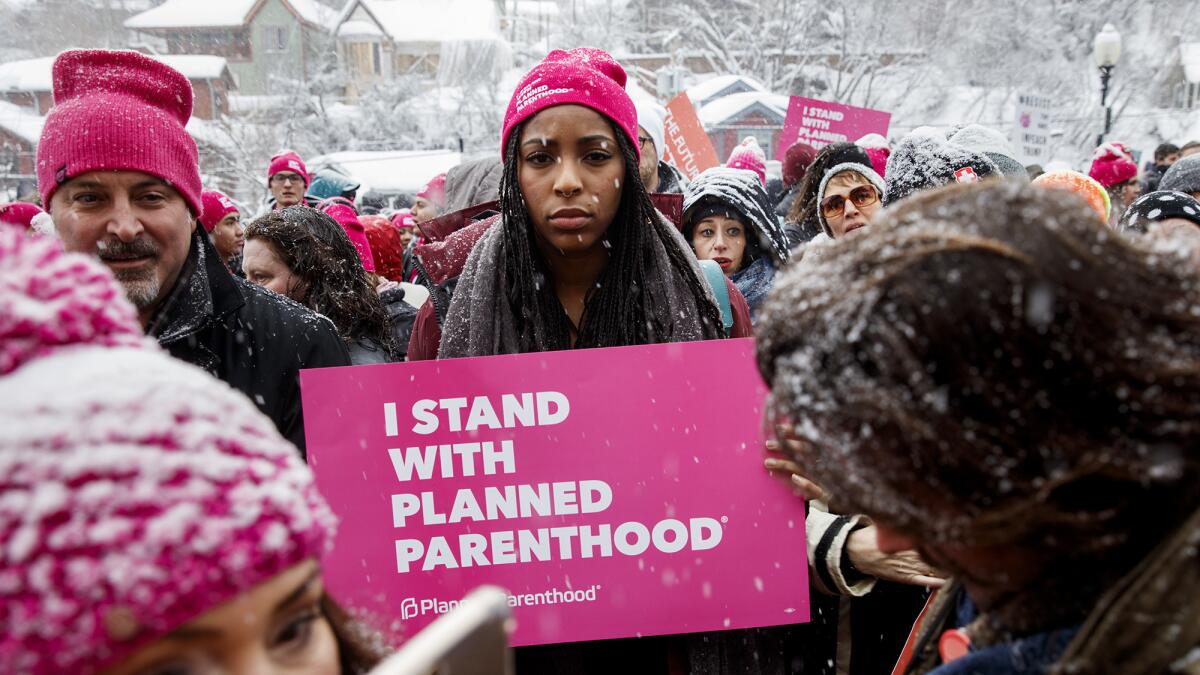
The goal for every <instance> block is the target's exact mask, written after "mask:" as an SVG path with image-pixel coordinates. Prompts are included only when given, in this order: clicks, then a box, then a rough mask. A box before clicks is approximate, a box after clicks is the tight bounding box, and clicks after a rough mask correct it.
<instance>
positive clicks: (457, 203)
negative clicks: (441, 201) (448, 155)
mask: <svg viewBox="0 0 1200 675" xmlns="http://www.w3.org/2000/svg"><path fill="white" fill-rule="evenodd" d="M503 174H504V165H503V164H501V163H500V162H499V161H498V160H496V159H495V158H492V157H489V158H487V159H477V160H475V161H474V162H464V163H462V164H459V165H458V166H456V167H454V168H452V169H450V170H449V171H447V172H446V204H445V206H443V207H442V210H443V211H444V212H446V213H453V212H455V211H461V210H462V209H465V208H469V207H472V206H475V205H477V204H486V203H487V202H494V201H496V200H497V199H499V198H500V176H502V175H503Z"/></svg>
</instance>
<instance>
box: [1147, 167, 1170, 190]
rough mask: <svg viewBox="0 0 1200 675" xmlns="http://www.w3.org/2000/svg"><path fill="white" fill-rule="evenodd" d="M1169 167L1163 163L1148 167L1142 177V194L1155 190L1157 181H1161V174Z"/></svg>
mask: <svg viewBox="0 0 1200 675" xmlns="http://www.w3.org/2000/svg"><path fill="white" fill-rule="evenodd" d="M1170 168H1171V166H1170V165H1163V164H1155V165H1153V166H1152V167H1150V169H1149V170H1147V171H1146V175H1145V176H1143V177H1142V186H1141V187H1142V194H1145V193H1147V192H1154V191H1155V190H1157V189H1158V185H1159V183H1161V182H1162V178H1163V176H1164V175H1166V173H1167V169H1170Z"/></svg>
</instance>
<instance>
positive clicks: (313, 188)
mask: <svg viewBox="0 0 1200 675" xmlns="http://www.w3.org/2000/svg"><path fill="white" fill-rule="evenodd" d="M360 187H362V184H361V183H359V182H358V181H356V180H354V179H353V178H351V177H349V176H347V175H346V174H344V173H342V172H340V171H337V170H334V169H332V168H329V167H325V168H323V169H317V172H316V173H315V174H314V175H313V177H312V183H311V184H309V186H308V190H307V191H306V196H307V198H308V200H309V201H315V202H321V201H324V200H326V199H331V198H333V197H341V198H342V199H345V200H347V201H349V202H351V203H353V202H354V200H355V199H356V198H357V197H358V189H359V188H360Z"/></svg>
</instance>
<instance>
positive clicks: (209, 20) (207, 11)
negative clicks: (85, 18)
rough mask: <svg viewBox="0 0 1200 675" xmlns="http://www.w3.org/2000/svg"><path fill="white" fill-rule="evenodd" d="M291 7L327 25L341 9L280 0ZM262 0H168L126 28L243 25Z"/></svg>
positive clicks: (132, 19)
mask: <svg viewBox="0 0 1200 675" xmlns="http://www.w3.org/2000/svg"><path fill="white" fill-rule="evenodd" d="M279 1H280V2H282V3H283V4H284V5H287V6H289V7H291V8H292V9H293V10H294V11H295V12H296V14H297V15H299V16H300V18H301V19H303V20H304V21H305V22H307V23H310V24H313V25H315V26H326V25H328V24H330V23H332V22H333V19H334V17H335V16H336V15H337V10H334V9H330V8H329V7H326V6H325V5H322V4H321V3H319V2H317V1H316V0H279ZM261 3H262V0H203V2H201V1H200V0H166V2H164V3H163V4H161V5H159V6H158V7H155V8H154V9H151V10H148V11H145V12H142V13H141V14H136V15H134V16H132V17H130V18H129V19H128V20H126V21H125V27H126V28H134V29H151V30H153V29H172V28H235V27H237V26H243V25H245V24H246V22H247V21H248V20H249V19H250V16H251V14H252V13H253V11H254V10H255V9H256V8H257V7H258V6H259V5H260V4H261Z"/></svg>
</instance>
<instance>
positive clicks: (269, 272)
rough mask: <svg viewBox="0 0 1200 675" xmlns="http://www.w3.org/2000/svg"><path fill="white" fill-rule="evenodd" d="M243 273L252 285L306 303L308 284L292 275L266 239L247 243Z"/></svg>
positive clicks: (243, 259) (243, 258) (243, 252)
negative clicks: (305, 295)
mask: <svg viewBox="0 0 1200 675" xmlns="http://www.w3.org/2000/svg"><path fill="white" fill-rule="evenodd" d="M242 272H244V273H245V274H246V281H249V282H250V283H252V284H258V285H259V286H262V287H263V288H265V289H267V290H268V291H275V292H276V293H278V294H280V295H286V296H287V297H289V298H291V299H292V300H295V301H296V302H303V301H304V294H305V292H306V291H307V290H308V284H306V283H304V280H303V279H301V278H300V277H299V275H296V274H293V273H292V270H290V269H289V268H288V266H287V265H286V264H284V262H283V260H281V259H280V257H279V256H278V255H277V254H276V253H275V248H274V247H273V246H271V245H270V244H269V243H267V241H266V240H265V239H257V238H256V239H251V240H249V241H247V242H246V246H245V248H244V249H242Z"/></svg>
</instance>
